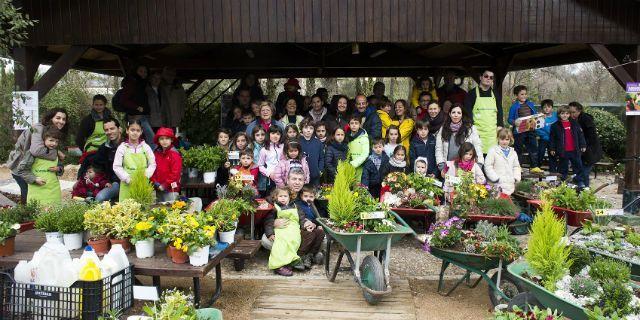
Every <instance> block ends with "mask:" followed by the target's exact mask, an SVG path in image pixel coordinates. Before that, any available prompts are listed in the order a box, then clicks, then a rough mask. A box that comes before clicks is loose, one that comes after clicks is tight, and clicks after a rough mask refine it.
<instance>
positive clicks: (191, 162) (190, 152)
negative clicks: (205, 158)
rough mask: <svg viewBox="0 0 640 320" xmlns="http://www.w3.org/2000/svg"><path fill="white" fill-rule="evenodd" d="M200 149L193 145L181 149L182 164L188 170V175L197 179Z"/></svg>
mask: <svg viewBox="0 0 640 320" xmlns="http://www.w3.org/2000/svg"><path fill="white" fill-rule="evenodd" d="M199 151H200V149H198V148H196V147H193V148H189V149H184V148H181V149H180V154H181V155H182V166H183V168H185V170H187V176H188V177H189V178H190V179H195V178H197V177H198V169H197V168H196V167H195V165H196V159H198V153H199Z"/></svg>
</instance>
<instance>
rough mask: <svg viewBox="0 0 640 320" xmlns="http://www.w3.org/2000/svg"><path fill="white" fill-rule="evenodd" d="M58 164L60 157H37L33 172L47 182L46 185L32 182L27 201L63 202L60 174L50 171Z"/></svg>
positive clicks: (43, 203) (41, 202)
mask: <svg viewBox="0 0 640 320" xmlns="http://www.w3.org/2000/svg"><path fill="white" fill-rule="evenodd" d="M27 152H28V151H27ZM57 166H58V159H56V160H45V159H40V158H36V159H35V161H34V162H33V165H32V166H31V172H33V174H34V175H35V176H36V177H38V178H41V179H43V180H44V181H45V182H46V183H45V185H44V186H39V185H37V184H35V183H30V184H29V187H28V189H27V202H31V200H36V201H38V202H39V203H40V204H41V205H49V204H60V203H61V201H62V191H61V190H60V181H59V180H58V176H56V173H55V172H51V171H49V168H51V167H57Z"/></svg>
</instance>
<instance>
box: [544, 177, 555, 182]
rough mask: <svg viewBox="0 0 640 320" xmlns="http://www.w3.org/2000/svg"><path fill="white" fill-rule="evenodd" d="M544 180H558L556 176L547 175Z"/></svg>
mask: <svg viewBox="0 0 640 320" xmlns="http://www.w3.org/2000/svg"><path fill="white" fill-rule="evenodd" d="M544 180H545V181H547V182H551V181H558V176H547V177H545V178H544Z"/></svg>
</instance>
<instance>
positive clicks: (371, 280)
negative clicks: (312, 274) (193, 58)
mask: <svg viewBox="0 0 640 320" xmlns="http://www.w3.org/2000/svg"><path fill="white" fill-rule="evenodd" d="M391 214H392V215H393V216H394V217H395V219H396V221H398V222H400V223H401V225H400V224H397V225H396V227H397V229H396V231H393V232H370V233H364V232H359V233H347V232H337V231H335V230H333V229H331V227H330V226H329V225H328V224H327V220H326V219H324V218H320V219H318V222H319V223H320V224H321V225H322V228H323V229H324V231H325V234H326V235H327V247H326V254H325V260H324V262H325V263H324V269H325V274H326V276H327V279H329V281H330V282H334V281H335V280H336V275H337V274H338V271H340V265H341V263H342V258H343V257H344V256H346V257H347V259H348V260H349V264H350V268H351V272H352V273H353V276H354V281H355V282H356V283H357V284H358V285H359V286H360V288H362V294H363V296H364V298H365V300H366V301H367V302H368V303H369V304H377V303H378V302H380V300H381V299H382V297H383V296H385V295H387V294H389V293H391V285H390V284H389V278H390V277H389V260H390V256H391V244H392V243H394V242H397V241H398V240H400V239H402V237H404V236H405V235H407V234H413V235H414V236H415V235H416V234H415V232H414V231H413V230H412V229H411V227H409V225H407V223H406V222H405V221H404V220H402V218H400V216H398V214H396V213H395V212H393V211H391ZM333 241H337V242H338V243H339V244H340V245H341V248H340V254H339V255H338V260H337V262H336V264H335V267H334V268H333V270H330V259H331V243H332V242H333ZM363 251H373V252H374V255H366V256H365V257H364V258H362V255H363V254H362V252H363ZM354 255H355V259H354Z"/></svg>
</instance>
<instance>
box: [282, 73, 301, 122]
mask: <svg viewBox="0 0 640 320" xmlns="http://www.w3.org/2000/svg"><path fill="white" fill-rule="evenodd" d="M298 90H300V82H299V81H298V79H296V78H289V80H287V82H286V83H285V84H284V91H283V92H280V94H279V95H278V99H276V113H277V118H278V119H280V117H282V116H284V115H285V114H286V112H285V105H286V103H287V101H288V100H289V99H290V98H294V99H296V102H297V104H298V106H303V105H304V99H303V98H302V95H300V92H299V91H298Z"/></svg>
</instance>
